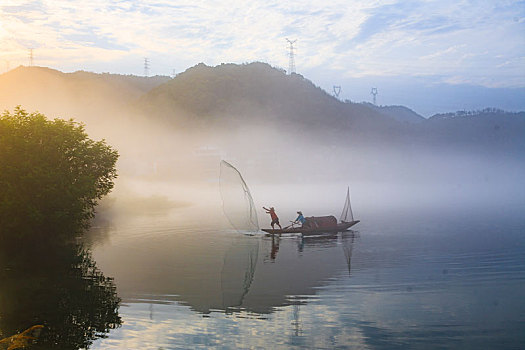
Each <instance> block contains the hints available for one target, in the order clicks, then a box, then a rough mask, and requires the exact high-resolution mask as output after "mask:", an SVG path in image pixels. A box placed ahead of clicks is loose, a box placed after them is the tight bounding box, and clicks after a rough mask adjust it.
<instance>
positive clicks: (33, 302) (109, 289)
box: [0, 242, 121, 349]
mask: <svg viewBox="0 0 525 350" xmlns="http://www.w3.org/2000/svg"><path fill="white" fill-rule="evenodd" d="M0 296H1V297H0V339H6V338H9V339H8V340H6V342H5V343H6V344H3V345H6V346H11V347H10V348H17V349H18V348H22V347H24V346H25V345H27V344H30V343H31V342H32V338H33V337H36V334H34V333H35V332H34V330H38V331H39V332H40V334H39V336H38V340H37V341H36V343H35V344H34V345H33V346H32V347H31V348H32V349H49V348H56V349H79V348H87V347H89V346H90V345H91V344H92V342H93V341H94V340H95V339H97V338H101V337H106V336H107V333H108V332H109V331H110V330H111V329H115V328H117V327H119V326H120V324H121V319H120V317H119V315H118V308H119V303H120V299H119V298H118V296H117V293H116V287H115V284H114V282H113V280H112V279H111V278H108V277H105V276H104V274H103V273H102V272H101V271H100V270H99V269H98V268H97V266H96V264H95V262H94V261H93V259H92V257H91V254H90V253H89V251H87V250H85V249H84V248H83V247H82V246H78V245H56V244H51V243H49V242H48V244H47V245H42V244H40V245H38V246H37V247H35V246H34V245H33V246H24V247H17V246H16V245H15V244H13V245H2V247H1V248H0ZM42 326H43V327H42ZM23 331H26V333H28V336H27V337H26V336H25V333H22V332H23ZM18 333H22V334H21V335H20V336H18V337H17V336H16V334H18ZM29 333H31V334H29ZM13 335H15V336H14V337H13ZM0 348H2V347H1V345H0Z"/></svg>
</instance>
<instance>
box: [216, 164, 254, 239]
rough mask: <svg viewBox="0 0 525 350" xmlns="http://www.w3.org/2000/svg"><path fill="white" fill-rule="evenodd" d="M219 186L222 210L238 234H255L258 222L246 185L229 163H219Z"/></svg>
mask: <svg viewBox="0 0 525 350" xmlns="http://www.w3.org/2000/svg"><path fill="white" fill-rule="evenodd" d="M219 185H220V191H221V198H222V210H223V211H224V215H226V217H227V218H228V221H229V222H230V224H231V225H232V226H233V227H234V228H235V230H237V231H238V232H246V233H256V232H258V231H259V221H258V219H257V212H256V211H255V205H254V204H253V199H252V196H251V194H250V190H249V189H248V185H246V182H245V181H244V179H243V178H242V175H241V173H240V172H239V171H238V170H237V169H236V168H235V167H234V166H233V165H231V164H230V163H228V162H226V161H224V160H223V161H221V171H220V178H219Z"/></svg>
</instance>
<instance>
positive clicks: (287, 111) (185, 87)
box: [0, 62, 525, 153]
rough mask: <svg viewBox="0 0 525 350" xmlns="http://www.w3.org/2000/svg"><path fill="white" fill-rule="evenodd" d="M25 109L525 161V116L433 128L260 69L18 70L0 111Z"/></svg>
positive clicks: (460, 116)
mask: <svg viewBox="0 0 525 350" xmlns="http://www.w3.org/2000/svg"><path fill="white" fill-rule="evenodd" d="M16 105H22V106H23V107H24V108H26V109H28V110H39V111H42V112H45V113H48V114H50V115H52V116H73V117H77V116H80V118H81V120H84V121H86V122H91V121H93V122H96V123H98V122H100V121H101V120H100V118H104V119H106V120H107V119H108V116H111V115H120V114H127V113H138V114H139V115H145V116H147V120H148V122H149V123H153V124H155V123H164V124H165V125H166V126H168V127H173V128H175V129H177V128H180V127H186V128H189V129H191V128H193V127H198V128H199V129H201V130H202V129H210V130H220V129H221V128H222V129H226V130H230V129H235V128H238V127H242V126H244V125H253V126H254V130H257V128H258V127H269V128H273V129H275V130H281V131H286V130H289V132H290V135H293V136H294V137H303V138H306V139H308V138H309V137H310V138H311V137H312V136H313V137H314V138H315V139H316V140H318V141H319V142H321V141H323V140H325V142H326V143H327V144H334V142H336V141H334V140H340V141H337V142H343V140H344V142H345V143H347V144H348V145H350V144H354V145H357V144H361V143H367V144H374V143H379V142H381V143H384V142H387V143H391V144H393V145H396V144H406V145H416V144H429V143H431V144H433V145H438V146H439V145H441V144H443V145H444V146H447V147H448V146H450V145H455V147H464V145H466V144H470V146H469V147H471V148H472V147H473V148H476V147H481V145H483V148H494V147H496V148H497V147H506V148H508V147H510V148H512V149H515V150H517V152H518V153H519V152H520V151H521V150H522V148H521V147H523V145H524V144H525V142H524V141H523V137H522V135H523V134H524V133H525V125H524V123H525V122H524V120H525V112H521V113H507V112H503V111H500V110H494V109H485V110H482V111H475V112H457V113H452V114H451V113H447V114H439V115H435V116H433V117H431V118H429V119H428V120H427V119H425V118H423V117H421V116H420V115H418V114H417V113H415V112H413V111H412V110H410V109H408V108H406V107H404V106H374V105H371V104H368V103H350V102H342V101H340V100H338V99H336V98H334V97H333V96H331V95H329V94H328V93H327V92H326V91H324V90H322V89H321V88H319V87H318V86H316V85H314V84H313V83H312V82H311V81H309V80H308V79H305V78H304V77H303V76H301V75H299V74H291V75H287V74H286V73H285V72H284V71H283V70H280V69H276V68H273V67H271V66H270V65H268V64H266V63H260V62H255V63H249V64H242V65H238V64H222V65H219V66H216V67H209V66H206V65H204V64H202V63H201V64H198V65H196V66H194V67H191V68H189V69H187V70H186V71H185V72H183V73H180V74H179V75H177V76H176V77H175V78H170V77H137V76H128V75H116V74H96V73H89V72H83V71H80V72H75V73H62V72H59V71H56V70H53V69H49V68H44V67H19V68H17V69H14V70H12V71H10V72H8V73H4V74H2V75H0V108H2V109H12V108H13V107H14V106H16ZM476 116H478V117H476ZM467 117H468V118H467ZM308 135H310V136H308ZM520 135H521V136H520ZM410 147H412V146H410Z"/></svg>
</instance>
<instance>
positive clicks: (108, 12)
mask: <svg viewBox="0 0 525 350" xmlns="http://www.w3.org/2000/svg"><path fill="white" fill-rule="evenodd" d="M286 39H290V40H292V41H293V40H296V42H295V43H294V49H295V56H294V58H295V66H296V71H297V73H299V74H302V75H303V76H305V77H306V78H307V79H309V80H311V81H312V82H313V83H314V84H316V85H318V86H321V87H322V88H324V89H325V90H326V91H328V92H330V93H332V92H333V86H341V90H342V91H341V95H340V98H341V99H349V100H355V101H361V100H370V99H371V96H370V92H371V88H372V87H377V89H378V103H381V102H385V103H387V102H388V103H389V104H403V103H405V104H406V103H407V102H408V104H409V107H410V104H411V102H410V101H412V104H411V106H417V100H421V99H424V98H425V97H424V96H418V94H417V93H418V92H419V93H421V91H425V88H426V89H430V90H428V93H429V94H435V93H438V92H437V91H438V90H435V89H434V90H432V89H433V88H437V87H440V86H441V87H443V86H446V87H450V88H452V90H448V93H449V94H451V95H454V92H451V91H454V90H453V89H454V88H455V87H459V86H472V87H475V88H476V89H480V91H486V89H491V90H490V91H496V90H498V91H500V92H501V91H507V90H508V89H511V90H512V92H516V91H519V93H518V94H517V97H518V98H519V97H522V96H523V97H525V92H524V91H525V1H511V0H492V1H490V0H440V1H434V0H418V1H412V0H390V1H389V0H385V1H377V0H359V1H355V0H333V1H329V2H327V1H321V0H302V1H293V0H292V1H282V0H279V1H277V0H264V1H263V0H252V1H240V0H230V1H214V0H204V1H201V0H191V1H190V0H180V1H177V0H130V1H117V0H109V1H108V0H90V1H83V0H0V73H2V72H5V71H7V70H8V69H12V68H15V67H17V66H18V65H29V63H30V59H29V49H30V48H32V49H33V64H34V65H37V66H47V67H51V68H54V69H58V70H60V71H63V72H73V71H77V70H86V71H92V72H97V73H102V72H109V73H118V74H134V75H144V74H145V69H144V63H145V58H147V59H148V65H149V69H148V75H175V74H178V73H180V72H183V71H184V70H186V69H187V68H189V67H191V66H194V65H196V64H198V63H200V62H203V63H205V64H207V65H210V66H215V65H218V64H221V63H245V62H254V61H262V62H267V63H269V64H270V65H272V66H274V67H279V68H283V69H285V70H289V68H288V67H289V45H288V42H287V40H286ZM502 89H505V90H502ZM516 89H518V90H516ZM434 91H436V92H434ZM411 96H412V97H411ZM478 99H481V100H484V101H487V98H486V97H484V98H478ZM507 100H508V99H507ZM524 100H525V98H524ZM396 101H398V102H399V103H395V102H396ZM419 103H420V104H421V101H419ZM523 103H524V105H523V109H525V102H523ZM474 105H475V103H474ZM492 106H493V107H505V106H494V105H492ZM521 106H522V105H520V104H519V103H517V104H515V106H514V105H513V104H512V103H511V104H509V106H508V109H510V110H512V109H520V108H522V107H521ZM458 107H461V104H459V105H458V106H450V108H458ZM418 108H420V110H421V111H422V110H424V109H425V108H422V107H418ZM439 108H445V107H444V106H443V105H440V106H435V108H434V109H436V111H437V109H439ZM416 109H417V108H416ZM426 109H428V111H425V112H426V113H431V112H430V109H431V108H429V107H428V106H427V108H426Z"/></svg>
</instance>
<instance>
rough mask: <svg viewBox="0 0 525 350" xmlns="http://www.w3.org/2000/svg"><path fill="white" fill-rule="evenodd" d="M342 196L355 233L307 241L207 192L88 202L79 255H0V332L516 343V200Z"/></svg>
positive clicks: (521, 221)
mask: <svg viewBox="0 0 525 350" xmlns="http://www.w3.org/2000/svg"><path fill="white" fill-rule="evenodd" d="M256 187H257V188H260V187H259V186H256ZM336 187H337V188H336ZM340 188H341V186H334V192H337V190H339V189H340ZM343 188H344V187H343ZM458 191H461V188H459V189H458ZM159 192H160V191H159ZM164 192H166V193H171V192H170V191H169V190H166V191H164ZM212 192H214V193H215V192H217V191H212ZM297 192H298V193H299V191H297ZM356 192H357V195H356V196H355V197H356V198H357V200H355V201H353V202H352V204H353V205H354V214H355V215H356V218H357V219H360V220H361V223H359V224H358V225H356V226H355V227H354V228H355V230H354V231H350V232H346V233H339V234H336V235H331V236H323V237H309V238H301V237H298V236H287V237H285V236H283V237H281V238H274V239H271V238H270V237H265V236H263V235H260V234H258V235H251V236H250V235H245V234H242V233H239V232H236V231H235V230H233V229H231V226H229V223H228V222H227V220H226V219H225V217H224V215H223V213H222V211H221V210H220V207H218V206H217V202H213V201H211V202H210V205H209V206H208V207H196V206H194V205H184V204H180V203H179V204H178V205H175V206H170V205H166V204H169V203H170V202H169V201H167V200H166V199H165V198H164V199H163V198H162V197H158V196H157V197H151V198H149V199H148V200H144V201H142V202H139V201H131V204H133V205H131V206H127V207H126V209H123V208H121V210H120V211H118V210H117V211H115V210H113V211H111V210H109V211H107V212H104V210H101V215H99V220H98V221H97V223H96V224H95V226H94V227H93V229H92V230H91V231H90V232H89V233H88V235H87V237H86V241H85V242H84V247H85V248H87V249H84V250H82V251H77V250H75V249H71V251H68V250H63V249H61V250H58V251H49V250H48V249H47V248H43V249H40V250H42V251H45V255H44V256H34V257H32V258H31V257H29V258H28V257H27V256H24V257H22V258H20V259H17V258H16V257H17V256H18V255H19V254H11V258H9V259H5V256H3V255H1V254H0V263H1V264H2V270H0V339H2V338H5V337H8V336H10V335H13V334H15V333H17V332H20V331H22V330H24V329H27V328H29V327H31V326H33V325H38V324H42V325H44V329H43V331H42V334H41V335H40V338H39V343H37V344H36V345H37V348H43V349H48V348H56V349H79V348H90V349H155V350H158V349H208V348H220V349H235V348H241V349H244V348H250V349H274V348H275V349H290V348H291V349H294V348H295V349H304V348H309V349H337V348H339V349H343V348H351V349H525V214H524V213H525V203H524V199H525V195H522V194H523V193H522V194H520V193H517V195H513V194H512V193H508V194H505V197H506V198H510V199H511V200H513V201H514V203H512V204H509V201H510V200H509V201H507V202H505V201H501V203H498V204H496V203H495V202H491V201H490V199H491V196H490V195H488V194H486V195H484V196H479V197H480V198H479V200H477V201H473V200H471V197H469V196H465V195H462V194H461V193H460V194H459V195H457V196H456V197H453V196H452V195H448V198H453V199H454V200H451V201H442V200H441V199H442V198H438V200H437V201H436V202H432V201H431V200H430V199H429V198H431V197H429V196H427V195H426V194H425V193H424V192H418V191H412V192H410V193H411V196H412V197H410V198H408V199H407V198H405V202H404V203H395V202H394V201H392V202H393V203H394V204H395V205H389V204H383V205H380V203H385V201H384V200H382V201H380V200H377V199H384V198H386V197H387V195H388V192H386V191H385V190H383V189H380V190H378V191H377V193H375V194H373V193H372V192H371V191H369V190H366V191H365V190H363V191H362V193H361V194H360V193H359V192H358V191H356ZM402 192H408V191H406V189H405V188H403V191H402ZM467 192H468V194H471V193H474V191H471V190H470V189H468V191H467ZM522 192H523V191H522ZM192 193H193V192H192ZM281 193H284V192H282V191H281ZM418 193H419V194H418ZM436 193H437V192H436ZM265 195H266V198H265V197H264V196H265ZM507 195H508V196H507ZM273 196H274V193H273V192H270V191H263V190H260V193H257V198H262V201H264V202H261V203H260V204H259V203H258V204H257V208H260V207H261V206H262V205H263V203H264V204H266V203H268V202H269V199H271V198H272V197H273ZM308 196H310V197H311V198H315V199H316V200H315V201H316V202H317V203H319V208H318V209H311V208H305V207H302V208H301V209H302V210H303V211H304V212H305V214H306V215H307V216H308V215H312V214H311V213H314V212H315V213H317V212H319V213H322V215H323V214H325V213H331V212H333V213H334V214H338V213H337V212H336V211H337V210H336V209H335V207H334V208H330V209H326V208H327V206H328V205H330V203H332V202H334V201H333V200H332V197H330V196H326V197H323V196H322V195H316V196H312V195H311V194H309V193H303V197H304V198H299V199H294V198H292V197H290V196H288V197H286V198H288V200H289V202H286V198H285V196H284V195H283V199H282V201H276V202H278V203H281V206H279V207H278V208H277V209H278V213H279V214H280V215H281V219H282V221H281V222H282V223H286V222H287V220H288V219H293V218H294V217H293V215H294V214H295V211H296V210H297V203H292V199H293V200H297V202H298V203H308V202H312V199H311V198H310V199H309V198H307V197H308ZM341 197H342V198H341V202H343V199H344V193H343V195H342V196H341ZM390 197H391V198H400V196H398V195H397V194H396V193H393V192H392V195H391V196H390ZM443 197H447V196H446V195H445V194H443ZM202 198H204V197H202ZM432 198H434V199H435V198H436V197H432ZM462 198H463V199H465V200H463V201H462V200H461V199H462ZM513 198H514V199H513ZM365 199H367V200H368V201H366V200H365ZM323 201H324V202H323ZM202 202H204V200H202ZM212 202H213V203H212ZM159 203H160V204H159ZM273 203H275V202H273ZM283 203H284V204H283ZM113 204H114V205H115V206H116V207H119V205H120V206H121V207H125V206H124V205H122V203H120V204H119V199H118V198H117V200H116V201H114V203H113ZM341 204H342V203H341ZM276 207H277V206H276ZM339 210H340V209H339ZM259 214H261V216H260V218H259V221H260V223H261V226H263V227H265V226H267V225H268V224H269V217H268V216H262V215H264V214H263V213H262V209H259ZM13 248H15V249H14V250H13V249H11V250H12V251H16V249H17V248H16V247H13ZM20 252H22V250H21V251H20ZM4 345H5V344H4ZM39 345H40V347H38V346H39ZM2 346H3V345H2V344H0V349H3V348H2ZM4 348H5V347H4Z"/></svg>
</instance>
